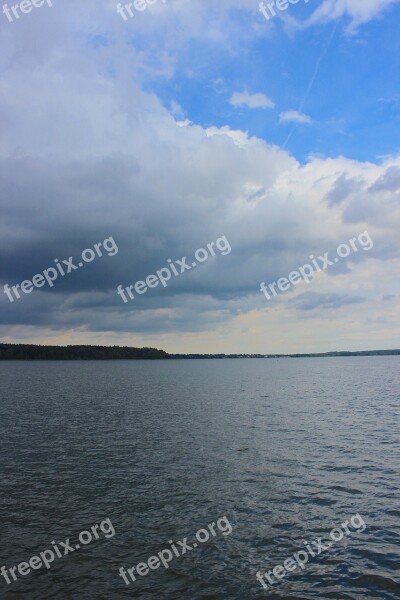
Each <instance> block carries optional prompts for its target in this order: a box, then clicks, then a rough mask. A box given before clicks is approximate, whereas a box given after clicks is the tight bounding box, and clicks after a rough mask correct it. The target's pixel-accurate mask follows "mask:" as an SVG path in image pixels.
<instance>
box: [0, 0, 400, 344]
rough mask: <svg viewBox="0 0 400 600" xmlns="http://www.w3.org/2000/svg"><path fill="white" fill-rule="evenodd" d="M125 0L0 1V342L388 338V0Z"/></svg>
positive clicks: (397, 293)
mask: <svg viewBox="0 0 400 600" xmlns="http://www.w3.org/2000/svg"><path fill="white" fill-rule="evenodd" d="M36 4H40V1H38V2H36ZM125 4H126V3H125V2H123V3H122V4H120V5H119V8H118V3H117V2H115V1H114V0H85V2H82V1H81V0H79V1H78V0H68V2H66V1H63V0H46V1H45V2H44V3H43V5H42V6H35V7H34V6H31V7H30V8H31V10H30V11H28V10H27V11H26V12H25V13H24V12H23V11H22V9H21V7H20V6H19V4H18V5H13V4H6V5H4V6H3V7H0V78H1V82H0V256H1V261H0V291H1V292H2V293H0V342H3V343H9V342H12V343H35V344H49V345H50V344H104V345H129V346H140V347H142V346H151V347H157V348H163V349H164V350H166V351H168V352H178V353H180V352H189V353H193V352H196V353H217V352H218V353H222V352H224V353H262V354H269V353H292V352H323V351H334V350H353V351H354V350H367V349H389V348H399V347H400V338H399V333H400V331H399V318H398V317H399V299H400V279H399V274H400V252H399V229H400V153H399V126H400V85H399V83H400V82H399V79H400V77H399V73H400V70H399V67H400V52H399V31H400V2H399V0H309V1H308V2H307V1H306V0H299V1H298V2H297V3H290V4H289V3H288V2H287V3H286V5H287V6H286V8H285V9H282V10H279V8H277V7H275V8H274V7H273V10H274V12H275V16H273V15H271V14H269V13H268V12H266V15H267V16H268V17H269V18H268V19H267V18H266V16H264V14H263V13H262V12H261V11H260V7H259V2H257V1H253V0H165V1H163V0H152V2H151V3H150V2H149V3H148V4H146V3H145V0H136V6H137V8H135V6H132V7H131V13H132V14H133V16H130V15H129V12H128V11H127V9H126V8H124V5H125ZM266 4H267V3H265V4H264V6H266ZM278 4H280V5H281V6H283V7H284V6H285V3H284V2H283V1H281V2H280V3H279V2H278ZM11 6H14V8H15V10H14V12H13V11H12V10H11V8H10V7H11ZM140 9H142V10H140ZM267 10H268V9H267ZM118 11H119V12H118ZM15 13H16V14H15ZM16 15H17V16H16ZM105 240H108V241H105ZM350 240H353V242H352V245H351V244H350ZM100 242H104V245H103V251H102V256H99V254H97V255H96V257H95V258H93V256H92V255H91V253H90V251H89V252H88V253H86V254H85V257H89V258H90V260H89V259H88V260H87V261H86V258H85V259H84V260H81V257H82V251H84V250H85V249H90V248H92V249H93V248H94V247H95V244H98V243H100ZM212 243H214V245H213V246H212V245H211V244H212ZM208 244H210V247H211V248H213V251H211V250H208V258H207V257H206V258H204V257H205V256H206V255H205V254H204V252H203V254H202V253H201V252H200V254H199V253H198V254H195V253H196V251H197V250H198V249H200V248H203V249H205V251H206V254H207V247H208V246H207V245H208ZM343 244H346V245H347V248H348V250H349V251H348V252H347V251H346V249H344V247H343ZM105 248H108V251H105V250H104V249H105ZM338 248H340V249H341V250H340V251H338V250H337V249H338ZM338 252H339V254H338ZM93 253H94V251H93ZM327 253H328V254H327ZM340 253H343V255H345V254H348V255H347V256H343V257H342V256H340ZM213 254H214V255H213ZM324 256H325V257H329V264H328V263H327V262H326V260H322V258H323V257H324ZM70 257H73V264H74V265H75V267H76V268H75V267H74V268H73V267H72V266H68V267H67V266H66V265H67V263H69V265H71V260H70ZM183 257H186V259H185V260H186V261H187V263H186V264H187V265H188V267H190V268H186V267H184V266H182V258H183ZM200 257H202V258H200ZM311 257H314V260H315V261H316V262H315V263H312V260H313V259H312V258H311ZM319 257H321V259H320V258H319ZM194 258H196V259H198V260H196V261H195V260H194ZM335 259H337V260H335ZM63 260H65V261H66V262H65V263H62V261H63ZM168 261H170V262H168ZM179 261H180V262H179ZM79 262H81V263H82V264H83V266H82V267H79V266H77V265H78V263H79ZM194 262H195V263H196V266H193V263H194ZM331 263H332V264H331ZM57 264H58V265H64V267H65V274H64V275H63V276H61V271H60V270H59V272H58V273H57V270H56V267H57ZM172 264H173V265H175V269H176V270H177V273H178V275H177V276H175V274H174V272H173V270H172V266H171V265H172ZM312 264H314V265H315V267H314V268H313V270H314V273H313V276H312V277H302V278H301V280H299V279H300V278H296V277H295V276H293V277H292V279H293V282H295V283H292V282H291V281H289V274H291V273H293V272H297V273H298V272H299V270H300V269H301V268H302V267H304V265H312ZM178 265H179V267H178ZM316 265H319V269H317V266H316ZM323 265H324V266H323ZM322 266H323V268H322ZM50 268H52V269H53V271H55V272H56V276H54V277H57V279H55V280H54V281H50V283H49V282H48V281H47V280H45V279H44V280H43V277H42V279H40V278H39V279H36V283H37V285H36V284H33V283H32V284H31V285H29V284H28V283H25V285H24V286H23V289H24V291H21V286H22V284H23V282H27V281H28V282H29V281H31V282H32V281H33V280H34V277H35V275H39V274H43V272H44V271H45V270H49V269H50ZM60 268H61V267H60ZM166 268H169V273H170V279H168V280H167V281H164V284H163V283H162V281H161V278H162V277H163V276H164V279H165V278H167V277H168V276H167V275H166V271H161V270H162V269H166ZM67 270H70V272H69V273H67V272H66V271H67ZM181 270H182V271H183V272H180V271H181ZM157 271H159V272H160V271H161V275H160V276H155V277H154V278H151V277H150V279H148V278H149V276H151V275H155V274H156V273H157ZM303 272H304V271H303ZM305 272H307V269H306V271H305ZM51 273H52V271H48V279H50V280H51V278H52V274H51ZM163 274H164V275H163ZM53 275H54V273H53ZM157 278H158V283H156V279H157ZM307 279H308V281H307ZM146 280H147V283H146ZM139 281H144V282H145V284H143V285H142V287H140V284H139V286H138V288H136V287H135V284H136V283H137V282H139ZM279 281H280V282H281V283H280V284H279ZM288 281H289V283H288ZM39 282H40V284H39ZM263 282H264V289H265V288H266V289H267V293H265V292H263V291H262V289H261V284H262V283H263ZM274 283H275V287H274V286H273V284H274ZM269 284H272V290H274V292H275V293H273V292H272V290H271V288H268V285H269ZM16 285H19V286H20V288H19V292H18V288H17V294H19V296H20V297H19V298H18V297H17V294H16V293H15V292H10V291H9V292H8V293H6V291H5V290H7V289H8V290H10V289H12V286H16ZM7 286H8V287H7ZM129 286H133V287H131V288H130V291H131V295H132V296H133V298H131V297H130V296H129V293H128V292H127V291H126V288H127V287H129ZM278 286H279V287H278ZM118 289H119V290H120V293H119V294H118ZM121 290H122V293H121ZM123 290H125V291H123ZM268 296H269V297H268Z"/></svg>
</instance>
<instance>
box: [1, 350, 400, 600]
mask: <svg viewBox="0 0 400 600" xmlns="http://www.w3.org/2000/svg"><path fill="white" fill-rule="evenodd" d="M0 377H1V391H0V395H1V403H0V428H1V438H0V440H1V441H0V450H1V453H0V456H1V465H0V476H1V488H2V489H1V504H0V510H1V527H0V566H1V565H5V566H6V568H7V569H9V568H10V567H12V566H16V565H18V564H19V563H21V562H27V561H29V559H30V557H32V556H34V555H35V556H37V555H38V554H39V553H40V552H43V551H44V550H46V549H51V548H52V545H51V543H52V541H55V542H56V543H59V542H60V541H62V542H64V541H65V540H66V539H67V538H71V542H70V544H73V546H75V545H76V543H77V541H78V537H77V536H78V534H79V532H81V531H82V530H90V527H91V526H92V525H94V524H100V523H102V522H104V520H105V519H110V521H111V523H112V526H113V527H114V530H115V535H113V536H111V535H110V536H109V537H106V536H105V534H103V533H102V532H100V534H101V535H100V537H99V539H97V540H93V541H92V542H91V543H90V544H88V545H86V546H85V547H81V548H80V549H79V550H76V549H75V550H74V552H73V553H72V552H71V551H70V552H69V553H68V555H67V556H63V557H62V558H57V559H55V560H54V562H52V563H51V568H50V569H49V570H47V569H45V568H44V567H42V568H38V569H37V570H31V571H30V573H28V574H27V575H25V576H23V575H21V574H19V573H18V571H16V575H17V581H14V580H11V583H10V584H9V585H7V583H6V581H5V579H4V577H0V597H1V598H5V599H10V600H19V599H21V600H22V599H24V600H25V599H28V600H46V599H52V600H53V599H61V600H63V599H66V600H67V599H68V600H69V599H73V600H75V599H76V600H81V599H85V600H92V599H93V600H94V599H96V600H99V599H100V600H102V599H104V600H106V599H107V600H109V599H114V598H115V599H120V598H121V599H123V598H128V597H129V598H141V599H143V600H150V599H157V600H163V599H165V600H167V599H168V600H174V599H179V600H181V599H185V600H186V599H187V600H197V599H202V600H239V599H240V600H244V599H245V600H250V599H259V598H287V599H293V600H294V599H312V598H322V599H329V598H335V599H339V600H345V599H347V598H351V599H357V600H359V599H360V600H361V599H363V600H364V599H368V598H379V599H382V598H383V599H387V600H390V599H395V598H399V597H400V585H399V580H400V578H399V575H400V573H399V569H398V541H399V537H398V536H399V532H400V524H399V523H400V522H399V516H400V508H399V507H400V505H399V497H400V496H399V492H400V489H399V475H398V467H399V465H400V457H399V454H400V453H399V389H400V386H399V383H400V374H399V358H398V357H354V358H353V357H352V358H321V359H269V360H250V359H248V360H214V361H212V360H198V361H165V362H163V361H156V362H145V361H138V362H135V361H121V362H97V361H91V362H12V363H4V362H3V363H0ZM357 513H358V514H359V515H360V516H361V517H362V519H363V520H364V521H365V523H366V529H365V531H363V532H361V531H355V530H354V531H353V530H352V531H351V532H350V533H351V535H346V536H345V537H344V538H343V540H341V541H338V542H335V543H334V544H332V547H331V548H330V549H329V551H326V552H324V553H323V554H321V555H320V556H317V557H315V558H313V559H312V560H310V562H309V563H308V564H307V565H306V566H305V568H304V570H301V569H300V568H297V570H296V571H294V572H291V573H288V574H287V575H286V577H284V578H283V579H281V580H280V582H278V583H275V584H274V586H273V588H272V590H269V591H264V589H263V587H262V585H261V583H260V582H259V581H257V579H256V577H255V574H256V572H257V571H261V572H262V573H264V572H266V571H270V570H272V569H273V568H274V567H276V566H277V565H282V564H283V562H284V561H285V560H286V559H288V558H290V557H292V556H293V554H294V553H295V552H297V551H298V550H299V549H301V548H302V547H303V548H304V545H303V541H311V540H316V539H317V538H319V537H322V538H324V539H327V538H329V532H330V531H331V529H332V528H333V527H337V526H340V525H341V523H343V522H344V521H345V520H346V519H347V520H348V519H350V517H352V516H353V515H356V514H357ZM223 516H226V517H227V519H228V521H229V523H230V524H231V526H232V532H231V534H230V535H223V533H222V532H221V531H220V530H219V529H217V530H216V532H217V535H216V536H212V537H211V539H210V540H209V541H208V542H207V543H202V544H200V543H199V544H198V547H197V548H196V549H193V550H192V551H190V552H189V551H188V552H186V554H185V555H184V556H179V557H176V558H175V559H174V560H172V561H171V562H170V563H169V564H170V566H169V568H168V569H165V568H164V567H162V566H161V567H160V568H158V569H156V570H152V571H151V572H150V573H149V574H148V575H146V576H142V577H140V576H137V578H136V581H135V582H132V583H131V584H130V585H126V584H125V582H124V580H123V579H122V577H121V576H120V575H119V574H118V572H119V569H120V567H121V566H124V568H125V569H128V568H130V567H132V566H136V565H137V564H138V563H139V562H142V561H147V560H148V558H149V557H150V556H154V555H156V554H157V553H158V552H160V551H162V550H163V549H166V548H169V547H170V545H169V540H173V541H177V540H183V538H185V537H188V543H190V542H193V540H195V537H194V535H195V533H196V532H197V531H198V530H199V529H201V528H206V527H207V526H208V525H209V524H211V523H213V522H214V523H217V520H218V519H219V518H220V517H223ZM104 529H106V526H105V525H104ZM214 529H216V527H214ZM108 531H109V532H110V531H111V529H108ZM225 531H226V532H227V530H225Z"/></svg>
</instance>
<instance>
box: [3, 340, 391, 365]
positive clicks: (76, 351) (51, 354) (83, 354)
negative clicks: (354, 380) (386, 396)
mask: <svg viewBox="0 0 400 600" xmlns="http://www.w3.org/2000/svg"><path fill="white" fill-rule="evenodd" d="M398 355H400V350H360V351H358V352H349V351H339V352H312V353H307V354H168V353H167V352H165V351H164V350H158V349H157V348H131V347H129V346H85V345H82V346H40V345H36V344H0V361H1V360H4V361H5V360H182V359H184V360H185V359H186V360H188V359H192V360H204V359H226V358H229V359H239V358H329V357H330V358H332V357H334V358H335V357H342V356H398Z"/></svg>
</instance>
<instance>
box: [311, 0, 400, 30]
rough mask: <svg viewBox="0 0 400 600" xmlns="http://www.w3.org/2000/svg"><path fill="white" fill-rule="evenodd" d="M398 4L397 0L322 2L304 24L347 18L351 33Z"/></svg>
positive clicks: (330, 0)
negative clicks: (349, 21)
mask: <svg viewBox="0 0 400 600" xmlns="http://www.w3.org/2000/svg"><path fill="white" fill-rule="evenodd" d="M398 2H399V0H324V1H323V2H322V3H321V4H320V6H318V8H316V10H315V11H314V13H313V14H312V16H311V17H310V18H309V19H308V20H307V21H306V22H305V24H306V25H314V24H316V23H324V22H327V21H334V20H337V19H341V18H342V17H348V18H350V20H351V23H350V26H349V30H350V31H353V30H354V29H356V28H357V26H358V25H362V24H363V23H367V22H368V21H371V20H372V19H375V18H376V17H378V16H380V14H381V13H382V12H383V11H384V10H386V9H387V8H388V7H390V6H393V5H394V4H396V3H398Z"/></svg>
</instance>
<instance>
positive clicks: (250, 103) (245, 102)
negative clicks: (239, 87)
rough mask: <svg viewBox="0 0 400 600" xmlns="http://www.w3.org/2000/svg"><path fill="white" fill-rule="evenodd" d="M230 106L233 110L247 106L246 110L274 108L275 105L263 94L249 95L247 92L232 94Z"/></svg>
mask: <svg viewBox="0 0 400 600" xmlns="http://www.w3.org/2000/svg"><path fill="white" fill-rule="evenodd" d="M229 102H230V104H232V106H234V107H235V108H238V107H239V106H247V108H274V107H275V103H274V102H273V101H272V100H270V99H269V98H268V97H267V96H266V95H265V94H261V93H258V94H249V92H235V93H234V94H232V96H231V99H230V101H229Z"/></svg>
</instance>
